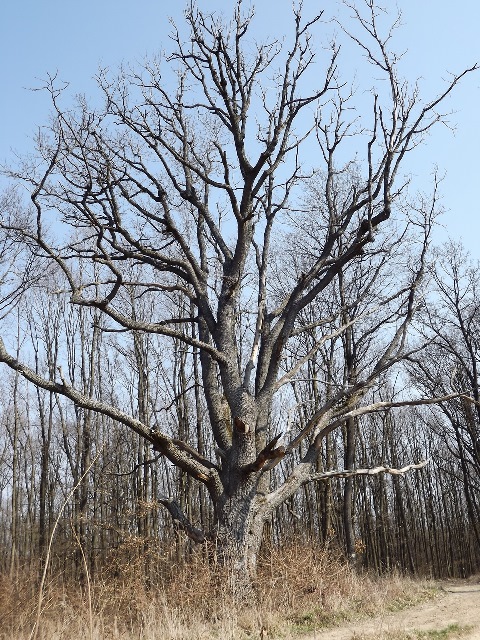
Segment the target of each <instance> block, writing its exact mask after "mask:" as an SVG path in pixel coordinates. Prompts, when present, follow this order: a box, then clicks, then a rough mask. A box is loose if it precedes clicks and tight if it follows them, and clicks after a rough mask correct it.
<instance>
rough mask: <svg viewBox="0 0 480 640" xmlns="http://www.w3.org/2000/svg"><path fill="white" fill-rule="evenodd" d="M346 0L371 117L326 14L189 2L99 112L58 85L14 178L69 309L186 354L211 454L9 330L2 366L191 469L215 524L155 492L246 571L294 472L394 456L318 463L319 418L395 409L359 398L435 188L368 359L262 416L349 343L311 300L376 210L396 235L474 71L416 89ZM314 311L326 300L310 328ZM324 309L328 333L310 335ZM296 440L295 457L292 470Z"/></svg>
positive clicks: (323, 427)
mask: <svg viewBox="0 0 480 640" xmlns="http://www.w3.org/2000/svg"><path fill="white" fill-rule="evenodd" d="M347 6H349V5H347ZM349 9H350V10H351V11H352V13H353V16H352V22H351V25H350V26H351V28H349V25H347V24H345V25H343V26H344V30H343V31H341V33H342V34H343V35H342V37H345V38H346V39H347V40H348V42H349V43H350V46H354V47H356V48H357V51H358V54H359V59H360V58H361V57H362V56H364V57H365V58H366V61H367V63H370V68H371V69H372V70H373V71H374V74H373V77H374V78H375V82H376V85H375V86H381V91H380V90H379V91H378V92H377V91H375V90H372V92H371V108H370V112H369V115H366V116H365V119H364V120H362V118H363V116H361V112H360V111H359V112H358V114H357V116H355V115H352V113H353V107H354V106H355V102H354V100H355V95H354V94H353V93H352V91H351V90H350V88H349V86H348V84H347V83H346V81H345V79H344V78H343V77H342V74H341V72H340V60H341V56H340V48H339V46H337V45H336V44H333V45H332V47H331V51H330V55H329V57H327V58H325V54H324V53H323V51H324V50H322V55H317V54H316V53H315V52H314V48H313V36H312V33H313V31H314V30H316V29H318V28H319V27H321V26H322V14H320V15H317V16H315V17H314V18H312V19H311V20H307V21H304V20H303V18H302V16H301V12H300V10H297V11H294V14H293V21H292V26H293V33H292V35H291V37H290V38H288V39H287V40H286V42H285V43H281V42H279V41H273V42H270V43H267V44H257V43H256V41H255V39H254V38H253V35H251V33H252V21H253V12H244V11H243V8H242V6H241V1H240V0H239V1H238V2H237V5H236V9H235V12H234V16H233V19H232V21H231V22H225V21H224V20H222V19H220V18H218V17H217V16H215V15H213V16H212V15H209V14H206V13H202V12H201V11H199V10H198V9H197V8H196V7H195V6H193V5H192V6H191V7H190V9H189V10H187V12H186V22H187V25H188V30H189V31H188V35H187V36H186V37H185V36H184V35H183V34H182V33H181V32H180V31H179V30H178V29H177V28H176V27H174V30H173V36H172V37H173V41H174V45H175V48H174V51H173V53H172V54H171V55H170V56H169V57H167V58H166V59H162V60H160V59H158V60H152V61H150V62H147V63H145V64H144V66H143V68H142V69H140V70H138V69H133V70H130V69H124V70H122V71H121V72H120V74H119V75H117V76H115V77H113V76H111V75H110V74H109V73H108V72H101V73H100V74H99V76H98V84H99V87H100V89H101V92H102V94H103V96H104V103H103V106H102V107H101V108H98V109H92V108H90V107H89V105H88V104H87V102H86V100H85V99H83V98H79V99H78V103H77V105H76V107H74V108H64V107H63V106H62V91H61V90H59V89H58V88H57V87H56V84H55V81H54V80H52V82H50V83H49V84H48V87H47V89H48V90H49V91H50V93H51V98H52V104H53V110H54V113H53V119H52V123H51V126H50V128H49V130H48V131H47V130H42V133H41V134H40V135H39V137H38V149H37V156H36V158H35V160H34V161H33V162H31V161H30V160H26V161H25V162H24V163H23V164H22V166H20V167H18V168H17V169H16V170H14V171H11V172H10V175H11V176H12V177H14V178H15V179H17V180H20V181H22V182H23V183H26V184H27V186H28V187H29V190H30V194H31V202H32V206H31V209H30V210H29V211H25V212H24V213H23V214H19V207H18V206H17V207H12V208H8V207H6V208H4V215H3V228H4V229H5V230H6V231H7V232H9V233H10V234H13V237H16V238H20V239H21V241H22V242H25V243H27V244H28V246H29V247H33V248H34V249H33V250H34V251H35V252H36V253H37V254H38V255H40V256H41V257H42V258H43V259H44V260H46V261H47V262H51V263H55V264H56V265H57V267H58V268H59V269H60V270H61V272H63V275H64V278H65V281H66V289H67V291H68V295H69V296H70V301H71V304H72V305H77V306H80V307H90V308H94V309H96V310H97V312H98V314H100V315H101V316H102V322H101V325H100V323H99V324H98V325H96V326H95V328H94V331H100V330H101V331H105V330H107V331H113V332H122V331H123V332H132V333H134V334H135V335H136V336H141V334H142V333H143V334H153V335H161V336H165V337H166V338H170V339H171V340H174V341H177V342H178V343H180V344H182V345H184V347H185V349H189V350H190V351H191V352H193V353H195V354H197V355H198V359H199V365H200V373H201V384H202V387H201V392H202V394H203V399H204V402H205V405H206V408H207V412H208V419H209V424H210V428H211V432H212V434H213V439H214V441H215V445H216V451H217V457H216V458H214V457H212V456H210V457H208V453H207V452H206V451H200V450H199V449H198V447H197V448H195V446H193V445H195V442H194V443H193V445H192V442H188V441H186V440H185V439H182V437H180V436H179V435H178V434H173V435H172V434H169V433H168V430H166V429H164V427H163V425H162V424H161V423H158V422H157V421H156V420H155V417H154V415H152V414H150V413H149V412H148V411H147V410H145V411H144V412H143V414H142V416H143V417H142V419H138V418H135V417H134V416H132V415H130V414H129V413H128V412H125V411H123V410H122V409H121V408H119V407H117V406H115V405H113V404H109V403H108V402H105V401H103V400H99V399H97V398H95V397H92V396H91V395H89V394H87V393H85V392H82V390H81V389H80V388H79V387H78V386H76V385H75V384H74V383H73V381H72V380H71V379H69V376H68V374H66V373H64V372H63V370H62V368H61V367H60V366H59V367H58V368H57V370H56V372H54V371H52V372H51V377H50V378H48V377H42V376H41V375H39V374H38V373H37V372H36V371H35V370H33V369H32V368H29V367H28V366H27V365H26V364H25V363H24V362H20V361H19V360H18V358H17V357H14V356H13V355H11V354H10V353H9V352H8V350H7V348H6V346H5V344H4V342H1V343H0V360H1V361H2V362H4V363H6V364H7V365H8V366H10V367H11V368H13V369H15V370H16V371H18V372H19V373H20V374H21V375H22V376H24V377H25V378H26V379H27V380H29V381H31V382H33V383H34V384H35V385H38V386H39V387H42V388H44V389H46V390H50V391H52V392H54V393H56V394H60V395H63V396H65V397H67V398H69V399H70V400H71V401H72V402H73V403H74V404H75V405H76V406H77V407H83V408H84V409H86V410H88V412H100V413H102V414H105V415H106V416H109V417H110V418H113V419H114V420H116V421H118V422H119V423H122V424H124V425H125V426H126V427H128V428H129V429H132V430H133V431H135V432H136V433H137V434H140V435H141V436H142V437H143V438H144V439H145V441H146V442H148V443H151V445H153V448H154V449H155V450H156V451H157V452H159V453H161V454H162V455H163V456H165V457H166V458H167V459H168V460H170V462H171V463H173V464H174V465H176V466H178V467H179V468H180V469H181V470H182V471H183V472H185V473H186V474H188V475H189V476H190V477H192V478H194V479H195V480H197V481H198V482H200V483H202V484H203V485H204V486H205V488H206V490H207V491H208V495H209V497H210V499H211V501H212V504H213V508H214V519H215V527H214V530H213V531H210V532H205V531H201V530H199V529H198V528H197V527H196V526H195V523H193V522H190V521H189V519H188V517H187V516H186V514H185V513H183V512H182V510H181V509H180V506H179V505H178V503H177V502H176V501H175V500H174V497H173V496H165V497H164V499H162V503H163V504H164V505H165V507H166V508H167V509H168V510H169V511H170V513H171V515H172V517H173V518H174V519H175V521H176V522H177V524H178V525H179V526H180V527H181V528H183V529H184V530H185V531H186V533H187V534H188V535H189V536H190V537H192V538H193V539H194V540H196V541H203V540H205V539H207V538H208V539H214V540H216V543H217V545H218V548H219V550H220V551H221V553H222V554H223V556H224V557H225V558H228V559H230V560H233V562H234V565H235V567H236V569H237V570H238V571H239V574H240V575H243V576H244V577H246V579H247V581H248V576H251V575H252V574H253V573H254V571H255V567H256V558H257V552H258V550H259V546H260V543H261V539H262V530H263V527H264V523H265V522H266V520H267V519H268V518H269V517H270V516H271V514H272V513H273V511H274V510H275V509H276V508H277V507H278V506H279V505H281V504H282V503H283V502H284V501H286V500H287V499H288V498H290V497H291V496H292V495H293V494H294V493H295V492H296V491H297V490H298V489H299V488H300V487H302V486H303V485H305V484H307V483H309V482H315V481H318V480H322V479H324V478H328V477H332V476H334V475H341V477H345V476H349V475H357V474H359V473H377V472H392V473H395V472H396V470H395V469H393V470H392V469H390V468H389V467H386V466H381V467H379V468H376V469H372V470H369V469H364V470H354V469H352V470H349V469H342V470H330V469H328V470H325V471H319V470H318V467H317V458H318V455H319V451H320V449H321V446H322V442H323V440H324V438H325V437H326V436H327V435H328V434H329V433H331V432H332V431H333V430H334V429H339V428H341V427H342V426H343V425H345V424H346V423H347V424H353V422H352V421H354V420H355V418H356V417H358V416H360V415H363V414H366V413H369V412H372V411H384V410H386V409H387V408H388V407H390V406H394V405H398V404H402V402H397V403H377V404H375V405H368V404H362V399H363V398H364V397H365V396H366V394H367V392H368V391H369V390H371V389H372V387H373V386H374V385H375V384H376V383H377V381H378V380H379V379H380V378H381V377H382V376H384V375H385V373H386V372H387V371H388V370H389V369H390V368H391V367H392V366H394V365H395V364H397V363H398V362H399V361H400V360H401V359H402V358H403V357H404V356H405V353H406V352H408V351H409V350H411V349H414V348H415V346H411V345H409V327H410V324H411V321H412V318H413V317H414V314H415V311H416V308H417V301H416V293H417V290H418V288H419V286H420V283H421V280H422V275H423V270H424V262H425V256H426V251H427V247H428V240H429V234H430V230H431V216H432V206H433V205H432V203H427V204H426V205H425V203H422V202H420V201H418V202H417V204H416V205H415V207H414V209H415V208H416V211H413V209H412V216H411V219H413V218H415V220H416V221H417V222H416V223H415V224H417V226H418V229H419V234H418V237H417V247H418V251H416V253H415V255H413V254H412V261H411V263H410V266H409V270H408V271H407V272H406V274H405V278H403V280H402V282H403V285H402V286H401V287H399V288H397V290H396V292H395V294H394V297H393V298H391V299H390V300H387V301H386V299H385V296H383V294H380V293H379V299H378V304H380V305H381V304H384V303H385V302H387V303H390V302H391V301H392V300H395V305H394V306H395V311H392V314H393V315H392V316H390V322H389V325H388V327H389V328H388V330H387V331H386V332H385V335H384V340H383V342H382V344H381V348H378V349H377V351H376V352H375V354H374V355H375V357H374V361H372V362H371V366H369V367H368V368H366V369H365V371H364V372H363V373H362V374H359V373H357V374H355V375H354V372H353V371H348V372H347V374H346V375H345V376H344V377H343V380H342V382H341V384H338V385H336V386H335V389H334V391H333V392H329V393H325V394H323V395H322V401H321V402H320V403H319V404H318V405H317V406H316V410H315V411H314V412H313V413H312V414H311V415H310V417H309V419H308V420H307V421H306V422H304V423H303V426H302V427H301V428H297V429H296V431H295V432H292V431H291V430H290V432H289V436H288V437H287V438H284V439H283V440H281V434H280V433H277V434H274V433H273V432H272V429H271V421H270V417H271V414H272V410H273V407H274V403H275V398H276V396H277V394H278V393H279V392H280V391H281V390H282V389H283V388H284V387H285V385H286V384H287V383H289V382H290V381H292V380H293V379H294V378H295V377H296V376H298V375H300V374H301V373H302V371H304V370H305V367H307V365H308V362H309V361H310V360H311V359H312V358H314V357H315V355H316V354H317V353H318V352H319V350H320V349H321V348H322V347H323V345H325V343H326V341H328V340H332V339H334V338H338V337H339V336H340V335H342V334H344V335H345V340H347V342H348V340H349V337H348V336H349V328H350V327H351V325H352V323H353V322H355V319H354V318H350V316H349V314H348V308H347V305H346V303H342V302H341V301H340V303H339V305H338V307H337V308H336V309H333V310H332V309H330V310H329V312H328V314H323V315H322V312H321V307H318V305H317V307H315V304H316V303H317V302H318V300H320V299H321V298H322V296H324V295H325V294H326V292H328V290H329V287H331V286H332V283H335V282H338V279H339V278H341V276H342V273H344V272H345V269H346V268H347V267H348V265H349V264H352V263H354V262H355V261H359V260H361V259H362V256H364V255H365V253H368V252H371V253H372V254H373V253H374V252H375V251H376V246H377V245H376V238H378V236H379V234H381V233H382V229H383V227H384V226H385V225H386V224H387V222H388V221H389V220H391V219H395V220H397V227H395V225H393V226H392V227H390V228H389V233H396V234H397V237H398V238H401V237H402V234H403V233H404V223H403V222H402V220H403V221H404V222H405V220H406V219H407V218H408V215H407V216H406V217H405V216H403V214H402V208H404V207H405V206H406V203H407V199H406V193H407V187H408V184H407V183H408V180H406V179H405V178H404V177H403V175H402V166H403V164H404V163H405V161H406V159H407V158H408V157H409V155H410V152H412V151H413V150H414V148H415V147H416V146H417V145H418V144H419V143H421V142H422V140H423V138H424V136H425V134H426V133H427V132H428V131H429V130H430V129H431V128H432V127H433V126H434V125H435V124H437V123H438V122H441V121H442V120H443V118H444V116H443V114H442V112H441V105H442V102H443V100H444V99H445V98H446V97H447V96H448V95H449V94H450V92H451V91H452V89H453V88H454V87H455V85H456V84H457V83H458V82H459V80H460V79H461V78H462V76H464V75H465V74H466V73H468V72H469V71H472V70H473V69H474V68H475V67H473V68H472V69H468V70H466V71H464V72H463V73H461V74H459V75H455V76H452V78H451V81H450V83H449V84H447V85H446V87H445V88H444V90H443V91H441V92H440V94H439V95H437V96H436V97H434V98H433V99H431V100H430V101H423V100H422V99H421V97H420V94H419V90H418V87H417V86H416V85H414V86H409V85H408V84H407V82H405V81H403V80H402V79H401V77H400V76H399V72H398V69H397V62H398V57H397V56H396V55H395V53H394V52H392V51H391V50H390V41H391V36H392V30H387V32H386V33H385V34H384V35H382V33H381V30H380V27H379V24H378V15H377V9H376V7H375V5H374V3H373V0H366V1H365V2H360V3H359V5H358V7H355V6H353V5H352V6H349ZM362 59H363V58H362ZM348 64H349V65H350V64H351V63H350V61H349V62H348ZM379 76H381V77H382V78H383V81H384V82H383V83H380V81H379V80H378V77H379ZM385 87H387V90H385ZM366 88H367V89H369V88H370V87H369V86H367V87H366ZM362 98H363V99H364V94H363V96H362ZM302 154H303V155H302ZM313 180H314V181H315V183H316V184H317V185H318V181H319V180H320V184H321V189H320V191H321V196H320V197H319V198H318V202H317V203H316V205H315V206H311V208H310V210H309V216H310V219H311V221H312V224H313V226H314V227H315V234H314V235H311V236H310V240H312V239H313V240H314V241H311V242H309V241H308V236H307V235H304V236H303V240H304V242H303V243H300V244H299V246H300V247H303V248H302V255H299V256H297V257H298V261H297V263H296V265H293V266H292V264H291V262H290V263H289V261H288V260H287V259H286V253H287V251H286V252H285V255H282V247H280V246H279V244H278V243H279V239H281V238H283V239H285V237H286V234H285V225H286V224H287V217H288V219H289V220H292V219H295V216H297V214H298V215H300V214H299V211H300V209H301V208H302V207H303V206H304V205H303V204H302V203H304V199H303V194H304V193H305V192H306V190H307V189H309V188H310V185H311V183H312V181H313ZM433 204H434V203H433ZM418 220H420V221H421V222H420V223H419V222H418ZM405 224H406V225H407V226H409V224H411V223H408V221H407V222H406V223H405ZM301 232H302V233H305V229H303V230H301ZM286 249H287V247H285V250H286ZM373 275H374V274H373V273H372V276H373ZM340 289H341V285H340ZM132 296H133V300H135V299H136V300H140V299H142V298H143V299H148V300H150V301H151V304H149V305H143V307H142V308H145V309H146V308H148V309H150V310H151V312H150V313H149V314H148V315H145V314H138V313H137V312H136V306H135V304H132ZM179 299H180V300H183V301H184V302H183V303H182V304H180V305H179V304H177V303H176V302H175V301H178V300H179ZM355 304H356V302H355V300H349V301H348V305H350V308H353V307H354V306H355ZM313 308H320V313H319V315H315V317H314V318H312V319H311V321H310V322H306V321H305V318H306V317H307V315H308V314H307V312H308V310H309V309H313ZM332 313H333V320H335V321H337V322H336V328H335V330H334V332H333V334H331V333H328V331H324V330H323V329H325V328H326V327H328V326H330V325H331V323H332V315H331V314H332ZM312 329H319V331H318V332H312ZM302 335H305V336H306V335H308V336H310V337H311V336H314V339H313V341H312V342H311V343H310V346H309V349H308V350H306V351H305V352H304V353H302V354H301V355H298V356H297V357H296V358H294V357H292V350H290V346H291V345H292V344H293V343H294V342H295V341H297V340H298V338H299V336H302ZM315 336H316V337H315ZM139 344H140V342H139ZM347 350H348V348H347ZM197 355H196V356H195V357H197ZM320 384H322V385H328V384H329V381H328V380H327V381H324V380H322V381H320ZM142 393H145V389H144V390H143V391H142ZM405 402H406V403H407V404H408V403H412V402H414V401H413V400H410V401H405ZM285 421H286V419H285ZM348 421H350V422H348ZM177 436H178V437H177ZM298 451H301V455H300V456H299V457H297V458H295V460H296V463H295V464H292V465H287V464H286V461H287V460H288V458H289V457H292V456H293V453H294V452H298ZM350 458H351V456H350V457H349V458H348V459H350ZM292 459H293V457H292ZM282 461H283V462H282ZM280 463H281V464H280ZM284 463H285V464H284ZM275 467H277V468H276V469H275V471H274V468H275ZM403 471H405V469H402V470H400V472H403ZM274 474H275V483H274V484H272V477H273V475H274Z"/></svg>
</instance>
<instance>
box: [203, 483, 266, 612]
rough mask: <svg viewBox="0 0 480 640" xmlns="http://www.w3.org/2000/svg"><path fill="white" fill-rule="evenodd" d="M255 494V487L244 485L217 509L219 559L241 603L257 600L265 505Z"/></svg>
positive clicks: (216, 545)
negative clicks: (256, 576)
mask: <svg viewBox="0 0 480 640" xmlns="http://www.w3.org/2000/svg"><path fill="white" fill-rule="evenodd" d="M255 494H256V490H255V487H248V486H243V487H241V488H240V489H239V491H237V492H235V494H234V495H233V496H229V497H225V499H223V500H222V501H221V504H219V505H217V510H216V516H217V517H216V519H217V523H216V527H215V550H216V557H217V560H218V561H219V562H220V563H221V564H222V565H223V566H224V567H225V568H226V569H227V571H228V572H229V577H230V588H231V592H232V595H233V597H234V598H235V599H236V600H238V601H239V602H240V601H250V600H252V599H254V598H255V591H254V578H255V575H256V571H257V560H258V553H259V550H260V545H261V542H262V534H263V527H264V523H265V513H264V509H265V506H264V505H263V508H262V505H261V502H260V500H259V498H258V496H256V495H255Z"/></svg>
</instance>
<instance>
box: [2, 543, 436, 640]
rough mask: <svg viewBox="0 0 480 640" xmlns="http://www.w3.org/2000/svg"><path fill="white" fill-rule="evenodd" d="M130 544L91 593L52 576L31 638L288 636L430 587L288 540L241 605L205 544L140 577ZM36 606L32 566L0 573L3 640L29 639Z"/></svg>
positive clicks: (403, 600) (164, 558)
mask: <svg viewBox="0 0 480 640" xmlns="http://www.w3.org/2000/svg"><path fill="white" fill-rule="evenodd" d="M134 547H135V543H134V542H131V544H130V548H129V547H128V546H127V548H126V549H125V548H123V550H119V551H116V552H115V553H112V557H111V561H110V562H109V563H108V566H107V567H105V568H104V569H103V571H101V572H100V573H99V575H98V576H97V577H96V578H95V579H94V580H92V583H91V592H90V597H88V590H87V589H86V588H83V587H82V585H81V584H80V583H79V582H75V581H73V580H68V579H66V578H65V577H62V576H61V575H58V574H57V575H53V576H52V575H51V576H49V579H48V580H47V581H46V582H45V585H44V593H43V601H42V612H41V616H40V622H39V626H38V631H37V638H41V639H42V640H57V639H58V640H83V639H86V640H87V639H88V640H100V639H102V640H133V639H134V638H135V639H138V640H183V639H185V640H187V639H188V640H207V639H210V638H222V639H225V640H229V639H231V640H234V639H235V640H237V639H238V640H241V639H246V638H249V639H251V640H252V639H255V638H269V637H272V638H273V637H277V636H279V637H286V636H288V635H290V634H295V635H296V634H298V633H301V632H303V631H305V632H306V631H312V630H314V629H318V628H321V627H325V626H329V625H332V624H335V622H338V621H340V620H343V619H352V618H354V617H357V616H359V617H361V616H364V615H368V614H373V613H376V612H379V611H381V610H385V609H387V608H390V609H391V608H399V607H403V606H406V605H408V604H409V603H413V602H416V601H419V600H420V599H423V598H425V597H427V596H428V595H431V593H432V590H431V588H430V587H428V585H426V584H425V583H423V584H421V583H417V582H414V581H412V580H409V579H406V578H402V577H400V576H390V577H384V578H374V577H371V576H368V575H359V574H358V573H356V572H355V571H353V570H352V569H351V568H350V567H349V566H348V565H347V564H346V563H345V562H343V561H342V559H341V558H340V557H338V556H337V555H336V554H335V553H333V552H332V551H330V550H328V549H322V548H320V547H318V546H316V545H315V544H305V543H300V542H296V541H293V542H291V543H290V544H288V545H285V546H284V547H283V548H282V549H273V548H272V549H264V551H263V553H262V557H261V560H260V564H259V570H258V577H257V580H256V584H255V589H256V594H257V600H256V603H255V604H253V605H249V606H238V605H237V603H236V602H235V601H234V600H233V598H232V596H231V594H230V593H229V589H228V584H229V580H228V578H229V576H228V573H227V571H226V570H225V569H224V568H221V567H219V566H217V565H215V563H213V562H212V560H211V558H210V560H209V561H208V560H207V558H206V554H203V553H202V552H201V550H200V551H199V552H197V553H194V554H192V555H191V558H190V559H189V561H188V562H185V563H182V564H178V563H175V562H173V561H172V560H171V558H170V555H169V554H168V553H167V552H166V551H165V553H161V552H158V556H157V558H156V560H157V565H158V573H157V574H153V575H152V572H151V571H150V572H149V575H148V579H145V575H146V574H145V557H144V555H143V554H141V553H138V549H135V548H134ZM136 551H137V552H136ZM154 559H155V558H154ZM151 561H152V558H150V562H151ZM37 602H38V579H37V578H35V577H34V576H32V575H31V574H29V573H28V572H23V573H22V572H20V573H19V574H18V575H17V576H16V577H15V578H10V577H8V576H0V640H27V639H28V638H30V637H31V633H32V629H33V627H34V625H35V618H36V605H37Z"/></svg>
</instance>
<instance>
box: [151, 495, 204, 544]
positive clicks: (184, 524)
mask: <svg viewBox="0 0 480 640" xmlns="http://www.w3.org/2000/svg"><path fill="white" fill-rule="evenodd" d="M158 501H159V502H160V504H163V506H164V507H165V508H166V509H167V510H168V512H169V513H170V515H171V516H172V520H173V524H174V526H175V527H176V528H178V529H181V530H182V531H184V532H185V533H186V534H187V536H188V537H189V538H191V539H192V540H193V541H194V542H197V543H201V542H205V540H206V536H205V534H204V533H203V531H202V530H201V529H198V528H197V527H195V526H194V525H193V524H192V523H191V522H190V520H189V519H188V518H187V516H186V515H185V514H184V513H183V511H182V509H181V508H180V505H179V504H178V502H176V501H175V500H173V499H172V498H167V497H166V496H162V497H160V498H159V500H158Z"/></svg>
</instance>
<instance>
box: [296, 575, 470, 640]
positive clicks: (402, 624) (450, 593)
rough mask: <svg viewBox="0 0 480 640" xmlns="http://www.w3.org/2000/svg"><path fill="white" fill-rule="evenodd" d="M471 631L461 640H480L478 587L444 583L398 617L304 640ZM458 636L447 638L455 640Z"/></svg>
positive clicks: (375, 638)
mask: <svg viewBox="0 0 480 640" xmlns="http://www.w3.org/2000/svg"><path fill="white" fill-rule="evenodd" d="M453 624H457V625H458V626H459V627H466V626H468V627H471V629H470V631H469V632H468V633H465V634H462V635H461V636H458V637H461V638H462V640H480V584H478V583H477V584H472V583H468V582H463V583H459V582H457V583H448V584H447V583H446V584H443V585H442V590H441V592H440V594H439V595H438V597H436V598H435V599H434V600H431V601H430V602H425V603H423V604H421V605H418V606H417V607H413V608H411V609H405V610H404V611H400V612H397V613H386V614H385V615H383V616H381V617H376V618H371V619H369V620H363V621H361V622H358V623H355V622H351V623H349V624H347V625H345V626H342V627H338V628H336V629H330V630H328V631H319V632H317V633H314V634H313V635H310V636H307V637H305V638H304V640H354V639H355V637H357V638H358V637H360V638H361V637H362V635H363V636H364V637H367V638H368V640H381V638H382V637H383V634H385V633H386V632H393V631H396V632H399V631H403V632H405V631H413V630H415V631H427V630H433V629H435V630H438V631H439V630H441V629H445V628H446V627H448V626H449V625H453ZM456 637H457V635H452V636H449V638H451V640H454V638H456Z"/></svg>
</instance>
